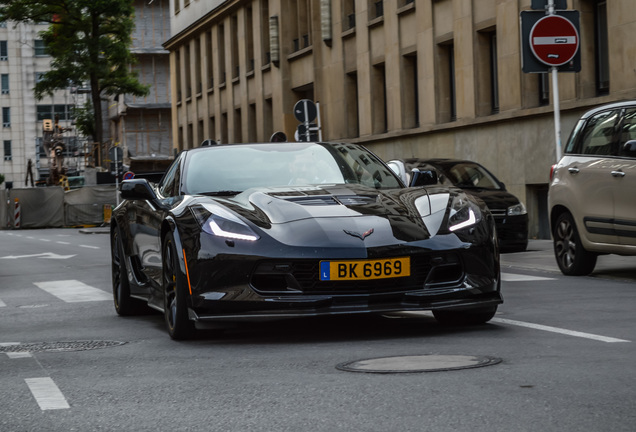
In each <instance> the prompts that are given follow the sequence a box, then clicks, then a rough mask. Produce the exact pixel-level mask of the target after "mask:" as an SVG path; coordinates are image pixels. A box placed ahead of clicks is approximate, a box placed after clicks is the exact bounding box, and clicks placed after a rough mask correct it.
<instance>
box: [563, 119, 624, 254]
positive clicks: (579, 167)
mask: <svg viewBox="0 0 636 432" xmlns="http://www.w3.org/2000/svg"><path fill="white" fill-rule="evenodd" d="M619 119H620V110H618V109H614V110H608V111H603V112H600V113H597V114H595V115H594V116H592V117H591V118H590V119H589V120H588V121H587V122H586V123H585V125H584V126H583V128H582V129H581V130H580V133H579V134H578V135H577V139H576V140H575V142H570V143H568V147H567V148H566V154H565V157H564V158H563V161H562V162H563V163H564V165H565V166H564V167H563V168H560V170H561V172H562V175H561V176H560V179H559V182H560V183H561V184H560V185H559V188H560V189H561V190H564V191H567V194H568V195H569V196H568V197H567V198H566V199H567V201H568V208H569V209H570V211H571V212H572V214H573V215H574V217H575V219H576V223H577V226H579V231H580V234H581V235H582V236H583V237H586V238H587V239H588V240H589V241H591V242H594V243H611V244H617V243H618V236H617V235H616V233H615V227H614V207H615V203H614V198H615V192H614V190H615V187H616V178H615V177H613V176H612V174H611V172H612V170H613V169H614V167H615V165H616V153H617V148H618V143H617V141H618V134H617V131H618V123H619Z"/></svg>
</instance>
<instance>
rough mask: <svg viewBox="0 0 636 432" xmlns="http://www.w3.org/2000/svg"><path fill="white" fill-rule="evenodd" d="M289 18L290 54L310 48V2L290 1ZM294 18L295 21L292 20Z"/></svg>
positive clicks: (304, 0) (302, 0)
mask: <svg viewBox="0 0 636 432" xmlns="http://www.w3.org/2000/svg"><path fill="white" fill-rule="evenodd" d="M289 5H290V15H289V16H290V17H291V23H290V24H291V29H290V34H291V35H292V52H296V51H299V50H301V49H303V48H308V47H310V46H311V43H312V42H311V20H310V17H311V7H310V6H311V5H310V0H298V1H295V0H293V1H291V2H290V3H289ZM294 17H295V18H296V19H294Z"/></svg>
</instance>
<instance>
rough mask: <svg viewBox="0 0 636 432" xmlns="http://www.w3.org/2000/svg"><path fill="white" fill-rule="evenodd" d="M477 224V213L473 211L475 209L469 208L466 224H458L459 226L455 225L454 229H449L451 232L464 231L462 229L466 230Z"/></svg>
mask: <svg viewBox="0 0 636 432" xmlns="http://www.w3.org/2000/svg"><path fill="white" fill-rule="evenodd" d="M475 222H477V218H476V217H475V212H474V211H473V209H471V208H469V209H468V219H467V220H465V221H464V222H460V223H458V224H457V225H453V226H452V227H450V228H449V230H451V231H457V230H458V229H462V228H466V227H468V226H471V225H474V224H475Z"/></svg>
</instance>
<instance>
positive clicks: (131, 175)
mask: <svg viewBox="0 0 636 432" xmlns="http://www.w3.org/2000/svg"><path fill="white" fill-rule="evenodd" d="M134 178H135V173H134V172H132V171H126V173H125V174H124V180H131V179H134Z"/></svg>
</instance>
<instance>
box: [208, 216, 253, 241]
mask: <svg viewBox="0 0 636 432" xmlns="http://www.w3.org/2000/svg"><path fill="white" fill-rule="evenodd" d="M208 225H209V227H210V230H212V233H214V234H215V235H217V236H219V237H226V238H231V239H235V240H246V241H256V240H258V237H257V236H255V235H248V234H238V233H233V232H229V231H225V230H224V229H222V228H221V227H220V226H219V225H218V224H217V223H216V221H215V220H214V219H210V220H209V221H208Z"/></svg>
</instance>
